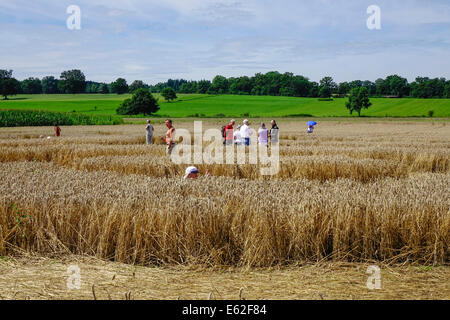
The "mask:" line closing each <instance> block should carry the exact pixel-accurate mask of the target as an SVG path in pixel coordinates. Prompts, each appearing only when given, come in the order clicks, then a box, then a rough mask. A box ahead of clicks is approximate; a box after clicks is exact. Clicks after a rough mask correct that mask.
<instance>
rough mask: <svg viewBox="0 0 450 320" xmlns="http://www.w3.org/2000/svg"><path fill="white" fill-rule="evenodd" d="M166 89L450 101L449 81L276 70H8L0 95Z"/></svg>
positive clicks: (2, 73) (0, 75)
mask: <svg viewBox="0 0 450 320" xmlns="http://www.w3.org/2000/svg"><path fill="white" fill-rule="evenodd" d="M167 87H171V88H173V89H174V90H175V91H176V92H178V93H201V94H241V95H271V96H292V97H314V98H315V97H321V98H329V97H331V96H341V97H344V96H346V95H347V94H348V93H349V92H350V90H351V89H353V88H357V87H366V88H367V90H368V92H369V95H370V96H372V97H374V96H380V97H381V96H389V97H400V98H401V97H408V96H409V97H414V98H450V80H446V79H445V78H435V79H430V78H428V77H417V78H416V80H415V81H414V82H412V83H408V80H407V79H406V78H402V77H400V76H398V75H391V76H388V77H386V79H381V78H380V79H377V80H375V82H372V81H369V80H365V81H362V80H354V81H351V82H341V83H336V82H334V80H333V78H331V77H324V78H323V79H322V80H320V81H319V82H314V81H310V80H309V79H308V78H307V77H304V76H301V75H294V74H293V73H290V72H286V73H279V72H277V71H271V72H267V73H265V74H262V73H257V74H255V75H254V76H252V77H248V76H242V77H236V78H235V77H231V78H226V77H224V76H221V75H218V76H216V77H214V79H213V80H212V81H210V80H199V81H195V80H191V81H188V80H184V79H175V80H173V79H169V80H168V81H166V82H161V83H158V84H156V85H148V84H146V83H144V82H143V81H141V80H135V81H133V82H132V83H131V84H128V83H127V81H126V80H125V79H123V78H118V79H116V80H115V81H114V82H112V83H102V82H95V81H86V79H85V76H84V74H83V72H81V71H80V70H68V71H64V72H62V73H61V76H60V78H59V79H56V78H55V77H53V76H47V77H44V78H42V79H39V78H27V79H25V80H23V81H18V80H16V79H14V78H13V77H12V70H9V71H8V70H0V94H1V95H2V96H4V97H5V98H6V97H7V96H8V95H14V94H19V93H24V94H40V93H45V94H56V93H117V94H123V93H133V92H135V91H136V90H137V89H139V88H145V89H148V90H150V91H151V92H154V93H156V92H161V91H162V90H163V89H164V88H167Z"/></svg>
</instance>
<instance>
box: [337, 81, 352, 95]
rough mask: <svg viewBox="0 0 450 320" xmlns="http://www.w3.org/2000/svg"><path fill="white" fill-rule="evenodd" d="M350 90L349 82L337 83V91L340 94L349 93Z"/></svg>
mask: <svg viewBox="0 0 450 320" xmlns="http://www.w3.org/2000/svg"><path fill="white" fill-rule="evenodd" d="M349 92H350V86H349V84H348V83H347V82H341V83H339V86H338V93H339V94H340V95H346V94H347V93H349Z"/></svg>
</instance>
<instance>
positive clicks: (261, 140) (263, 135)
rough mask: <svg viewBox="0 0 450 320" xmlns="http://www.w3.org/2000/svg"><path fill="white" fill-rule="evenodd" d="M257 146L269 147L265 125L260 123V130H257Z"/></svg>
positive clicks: (267, 131)
mask: <svg viewBox="0 0 450 320" xmlns="http://www.w3.org/2000/svg"><path fill="white" fill-rule="evenodd" d="M258 135H259V144H260V145H262V146H266V147H268V146H269V130H267V129H266V124H265V123H264V122H261V128H259V130H258Z"/></svg>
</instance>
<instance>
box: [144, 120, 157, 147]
mask: <svg viewBox="0 0 450 320" xmlns="http://www.w3.org/2000/svg"><path fill="white" fill-rule="evenodd" d="M154 130H155V129H154V128H153V126H152V125H151V124H150V119H149V120H147V126H146V127H145V131H146V133H147V135H146V136H145V138H146V139H145V140H146V141H145V142H146V144H152V143H153V131H154Z"/></svg>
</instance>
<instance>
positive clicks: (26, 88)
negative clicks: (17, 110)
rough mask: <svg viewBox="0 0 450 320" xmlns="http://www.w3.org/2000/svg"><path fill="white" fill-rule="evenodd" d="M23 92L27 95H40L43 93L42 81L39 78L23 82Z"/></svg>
mask: <svg viewBox="0 0 450 320" xmlns="http://www.w3.org/2000/svg"><path fill="white" fill-rule="evenodd" d="M21 85H22V91H23V93H25V94H40V93H42V84H41V80H39V79H38V78H28V79H25V80H23V81H22V83H21Z"/></svg>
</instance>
